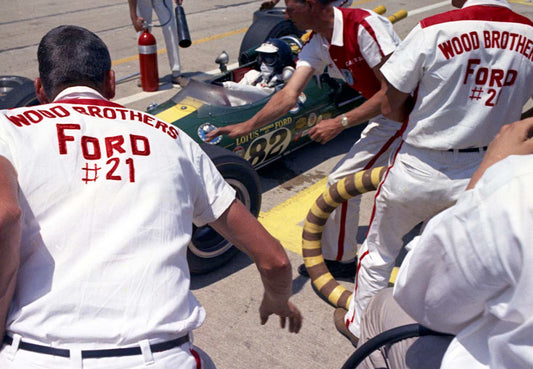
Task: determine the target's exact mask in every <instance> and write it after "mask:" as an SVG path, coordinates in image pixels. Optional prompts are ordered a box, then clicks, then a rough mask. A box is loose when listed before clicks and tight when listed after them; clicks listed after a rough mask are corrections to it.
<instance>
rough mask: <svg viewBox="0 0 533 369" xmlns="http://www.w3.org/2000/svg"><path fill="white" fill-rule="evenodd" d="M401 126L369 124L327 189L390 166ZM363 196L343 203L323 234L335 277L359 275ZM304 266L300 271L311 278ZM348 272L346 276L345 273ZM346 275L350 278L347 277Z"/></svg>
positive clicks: (325, 252)
mask: <svg viewBox="0 0 533 369" xmlns="http://www.w3.org/2000/svg"><path fill="white" fill-rule="evenodd" d="M399 129H400V124H399V123H396V122H392V121H389V120H387V119H384V118H383V117H381V116H379V117H376V118H375V119H374V120H373V122H370V123H368V125H367V127H366V128H365V129H364V130H363V132H362V133H361V138H360V139H359V140H358V141H357V142H356V143H355V144H354V145H353V146H352V147H351V149H350V151H349V152H348V153H347V154H346V155H345V156H344V157H343V158H342V159H341V160H340V161H339V162H338V163H337V165H336V166H335V168H334V169H333V170H332V172H331V173H330V175H329V176H328V183H327V187H329V186H331V185H333V184H334V183H335V182H338V181H339V180H341V179H342V178H344V177H346V176H347V175H352V174H355V173H357V172H359V171H362V170H364V169H368V168H371V167H377V166H383V165H388V160H389V157H390V155H391V153H392V152H393V151H394V150H395V149H396V148H397V145H398V143H399V141H400V135H399V132H398V131H399ZM360 202H361V197H360V196H355V197H353V198H352V199H350V200H348V201H346V202H345V203H343V204H341V205H340V206H339V207H338V208H337V209H335V210H334V211H333V212H332V213H331V215H330V216H329V218H328V220H327V221H326V224H325V226H324V230H323V233H322V242H321V243H322V256H323V257H324V259H325V260H326V263H327V265H328V268H330V269H331V270H330V272H331V273H332V274H333V276H334V277H348V274H349V276H350V277H351V278H353V277H354V276H355V257H356V254H357V230H358V225H359V204H360ZM336 261H341V262H343V263H350V265H349V267H348V268H345V267H343V266H341V265H337V264H335V262H336ZM300 269H304V268H302V267H300V268H299V271H300V272H301V274H303V275H307V273H306V272H305V271H303V270H302V271H303V273H302V271H301V270H300ZM344 272H346V273H344ZM345 274H346V275H345Z"/></svg>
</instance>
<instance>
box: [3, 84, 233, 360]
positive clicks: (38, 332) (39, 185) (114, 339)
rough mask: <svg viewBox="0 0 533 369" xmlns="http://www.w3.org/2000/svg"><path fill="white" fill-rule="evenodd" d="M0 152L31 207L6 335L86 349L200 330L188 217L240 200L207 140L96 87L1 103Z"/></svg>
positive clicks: (200, 219) (211, 215) (26, 208)
mask: <svg viewBox="0 0 533 369" xmlns="http://www.w3.org/2000/svg"><path fill="white" fill-rule="evenodd" d="M0 155H2V156H4V157H6V158H7V159H8V160H9V161H10V162H11V163H12V164H13V166H14V167H15V169H16V170H17V173H18V180H19V184H20V196H21V203H22V209H23V231H22V242H21V267H20V271H19V275H18V281H17V283H18V284H17V289H16V292H15V296H14V300H13V303H12V306H11V309H10V312H9V316H8V318H7V326H6V328H7V333H8V334H10V335H13V334H19V335H21V336H22V339H23V340H24V341H26V342H33V343H37V344H41V345H48V346H55V347H60V348H61V347H66V348H79V349H82V350H84V349H85V350H89V349H102V348H117V347H122V346H128V345H130V346H131V345H136V344H137V343H138V342H139V341H141V340H144V339H149V340H150V341H151V343H157V342H163V341H167V340H170V339H173V338H176V337H180V336H183V335H186V334H187V333H188V332H190V331H192V330H193V329H195V328H197V327H199V326H200V325H201V324H202V322H203V320H204V318H205V311H204V309H203V308H202V307H201V306H200V304H199V303H198V301H197V300H196V299H195V298H194V296H193V294H192V293H191V291H190V289H189V287H190V276H189V269H188V265H187V258H186V253H187V245H188V244H189V242H190V240H191V233H192V224H193V222H195V223H196V224H197V225H203V224H206V223H208V222H212V221H214V220H216V219H217V218H218V217H219V216H220V215H221V214H222V213H223V212H224V211H225V210H226V209H227V208H228V206H229V205H230V204H231V203H232V201H233V200H234V198H235V192H234V190H233V189H232V188H231V187H230V186H229V185H228V184H227V183H226V182H225V181H224V179H223V178H222V177H221V175H220V174H219V172H218V171H217V169H216V168H215V166H214V165H213V163H212V162H211V161H210V160H209V158H208V157H207V155H205V154H204V152H203V151H202V150H201V148H200V147H199V146H198V145H197V144H196V143H194V142H193V141H192V139H191V138H190V137H188V136H187V135H186V134H185V133H183V132H182V131H180V130H179V129H177V128H175V127H173V126H170V125H168V124H166V123H164V122H161V121H159V120H158V119H157V118H156V117H153V116H151V115H149V114H146V113H143V112H139V111H135V110H131V109H128V108H125V107H123V106H120V105H118V104H115V103H113V102H110V101H107V100H105V99H104V98H103V97H102V96H101V95H100V94H98V93H97V92H96V91H95V90H92V89H90V88H88V87H72V88H68V89H66V90H64V91H63V92H62V93H61V94H60V95H59V96H57V98H56V100H55V101H54V102H53V103H51V104H46V105H39V106H34V107H27V108H18V109H12V110H4V111H0Z"/></svg>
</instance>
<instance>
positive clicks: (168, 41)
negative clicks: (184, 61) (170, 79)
mask: <svg viewBox="0 0 533 369" xmlns="http://www.w3.org/2000/svg"><path fill="white" fill-rule="evenodd" d="M152 7H153V9H154V10H155V12H156V14H157V18H159V23H160V24H162V25H163V24H164V26H163V27H161V28H162V31H163V36H164V37H165V45H166V48H167V55H168V62H169V64H170V70H171V72H172V75H173V76H178V75H180V74H181V65H180V55H179V51H178V47H179V44H178V41H179V40H178V30H177V26H176V15H175V14H174V6H173V2H172V0H137V15H138V16H139V17H143V18H144V20H145V21H147V22H148V23H152ZM141 33H142V32H138V33H137V37H139V36H140V35H141ZM156 41H157V40H156Z"/></svg>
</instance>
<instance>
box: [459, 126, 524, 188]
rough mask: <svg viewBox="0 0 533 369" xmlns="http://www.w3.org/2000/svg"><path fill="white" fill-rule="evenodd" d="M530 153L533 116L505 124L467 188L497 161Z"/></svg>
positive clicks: (472, 185) (473, 184)
mask: <svg viewBox="0 0 533 369" xmlns="http://www.w3.org/2000/svg"><path fill="white" fill-rule="evenodd" d="M529 154H533V118H528V119H524V120H520V121H518V122H514V123H512V124H507V125H504V126H503V127H502V128H501V129H500V132H498V134H497V135H496V137H494V140H492V142H491V143H490V145H489V147H488V149H487V152H486V153H485V156H484V157H483V161H482V162H481V165H480V166H479V168H478V169H477V170H476V172H475V173H474V175H473V176H472V179H471V180H470V183H469V184H468V187H467V189H471V188H473V187H474V186H475V184H476V183H477V181H478V180H479V178H481V176H482V175H483V173H484V172H485V170H486V169H487V168H488V167H490V166H491V165H493V164H495V163H496V162H498V161H500V160H502V159H504V158H506V157H508V156H510V155H529Z"/></svg>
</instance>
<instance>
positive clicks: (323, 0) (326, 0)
mask: <svg viewBox="0 0 533 369" xmlns="http://www.w3.org/2000/svg"><path fill="white" fill-rule="evenodd" d="M296 1H297V2H299V3H301V4H305V0H296ZM316 1H318V2H319V3H320V4H322V5H328V4H330V3H331V2H333V0H316Z"/></svg>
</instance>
